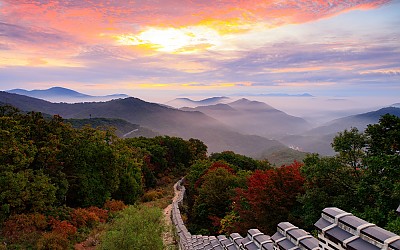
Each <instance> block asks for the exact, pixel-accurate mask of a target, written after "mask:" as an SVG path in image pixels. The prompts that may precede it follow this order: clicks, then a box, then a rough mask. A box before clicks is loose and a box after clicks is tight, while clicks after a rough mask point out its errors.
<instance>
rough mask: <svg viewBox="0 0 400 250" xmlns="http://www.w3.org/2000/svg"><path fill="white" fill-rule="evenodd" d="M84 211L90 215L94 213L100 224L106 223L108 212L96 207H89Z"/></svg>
mask: <svg viewBox="0 0 400 250" xmlns="http://www.w3.org/2000/svg"><path fill="white" fill-rule="evenodd" d="M86 210H87V211H89V212H91V213H94V214H95V215H96V216H97V217H98V218H99V220H100V222H101V223H105V222H107V219H108V210H106V209H101V208H98V207H89V208H87V209H86Z"/></svg>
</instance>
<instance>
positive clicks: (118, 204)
mask: <svg viewBox="0 0 400 250" xmlns="http://www.w3.org/2000/svg"><path fill="white" fill-rule="evenodd" d="M125 208H126V205H125V203H124V202H123V201H118V200H108V201H106V203H104V209H106V210H108V211H110V212H112V213H114V212H118V211H121V210H123V209H125Z"/></svg>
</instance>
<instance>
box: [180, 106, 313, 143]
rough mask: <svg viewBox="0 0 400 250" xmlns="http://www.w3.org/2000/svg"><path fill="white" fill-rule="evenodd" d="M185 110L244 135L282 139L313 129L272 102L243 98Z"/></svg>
mask: <svg viewBox="0 0 400 250" xmlns="http://www.w3.org/2000/svg"><path fill="white" fill-rule="evenodd" d="M182 110H185V111H200V112H202V113H204V114H206V115H208V116H211V117H213V118H215V119H217V120H219V121H221V122H223V123H224V124H226V125H227V126H230V127H232V128H234V129H235V130H236V131H239V132H241V133H244V134H253V135H260V136H263V137H267V138H279V137H281V136H285V135H288V134H299V133H302V132H304V131H306V130H308V129H310V128H311V125H310V124H309V123H308V122H307V121H305V120H304V119H302V118H300V117H295V116H291V115H288V114H286V113H285V112H283V111H280V110H278V109H275V108H273V107H271V106H270V105H268V104H266V103H263V102H258V101H250V100H248V99H245V98H242V99H239V100H237V101H234V102H230V103H226V104H221V103H220V104H215V105H208V106H198V107H196V108H182Z"/></svg>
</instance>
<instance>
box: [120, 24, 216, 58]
mask: <svg viewBox="0 0 400 250" xmlns="http://www.w3.org/2000/svg"><path fill="white" fill-rule="evenodd" d="M116 38H117V40H118V43H119V44H121V45H134V46H141V47H145V48H152V49H154V50H157V51H161V52H167V53H193V52H196V51H198V50H204V49H207V48H211V47H214V46H218V45H220V44H221V36H220V35H219V34H218V32H217V31H215V30H213V29H211V28H208V27H205V26H189V27H182V28H164V29H163V28H148V29H147V30H145V31H143V32H141V33H139V34H137V35H132V34H126V35H121V36H117V37H116Z"/></svg>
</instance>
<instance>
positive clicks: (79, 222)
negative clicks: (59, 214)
mask: <svg viewBox="0 0 400 250" xmlns="http://www.w3.org/2000/svg"><path fill="white" fill-rule="evenodd" d="M99 221H100V218H99V217H98V216H97V215H96V214H95V213H93V212H90V211H89V210H87V209H84V208H77V209H74V211H73V212H72V214H71V223H72V225H74V226H75V227H77V228H81V227H89V228H92V227H94V226H95V225H96V224H97V223H98V222H99Z"/></svg>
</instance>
